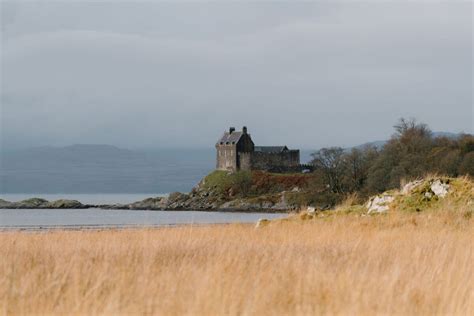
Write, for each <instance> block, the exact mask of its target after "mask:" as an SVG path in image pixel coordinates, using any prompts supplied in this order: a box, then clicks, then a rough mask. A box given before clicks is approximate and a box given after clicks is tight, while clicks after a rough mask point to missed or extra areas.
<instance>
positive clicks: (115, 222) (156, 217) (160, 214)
mask: <svg viewBox="0 0 474 316" xmlns="http://www.w3.org/2000/svg"><path fill="white" fill-rule="evenodd" d="M285 216H287V215H286V214H261V213H219V212H195V211H181V212H173V211H128V210H100V209H85V210H40V209H31V210H0V228H34V229H36V228H40V227H41V228H54V227H121V226H134V225H145V226H167V225H182V224H220V223H235V222H239V223H252V222H256V221H258V220H259V219H260V218H267V219H274V218H281V217H285Z"/></svg>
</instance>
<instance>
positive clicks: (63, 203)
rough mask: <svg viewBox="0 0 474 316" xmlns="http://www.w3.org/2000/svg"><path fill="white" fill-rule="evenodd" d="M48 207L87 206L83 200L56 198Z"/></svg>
mask: <svg viewBox="0 0 474 316" xmlns="http://www.w3.org/2000/svg"><path fill="white" fill-rule="evenodd" d="M46 207H47V208H86V207H87V206H86V205H83V204H82V203H81V202H79V201H76V200H56V201H53V202H49V203H48V204H47V206H46Z"/></svg>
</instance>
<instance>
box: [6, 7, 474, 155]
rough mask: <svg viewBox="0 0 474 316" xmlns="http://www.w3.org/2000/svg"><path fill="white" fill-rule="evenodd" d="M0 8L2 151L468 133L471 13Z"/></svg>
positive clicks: (329, 141) (323, 142)
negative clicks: (240, 137)
mask: <svg viewBox="0 0 474 316" xmlns="http://www.w3.org/2000/svg"><path fill="white" fill-rule="evenodd" d="M1 1H2V2H1V10H2V11H1V20H2V46H1V66H2V68H1V75H2V78H1V79H2V81H1V121H0V123H1V131H2V134H1V136H2V146H3V147H4V148H7V147H24V146H40V145H58V146H61V145H69V144H76V143H95V144H97V143H103V144H112V145H117V146H121V147H128V148H136V147H205V146H207V147H210V146H213V145H214V143H215V141H216V140H217V138H218V137H219V136H220V134H221V133H222V132H223V131H224V130H225V129H227V128H228V127H229V126H236V127H237V128H240V127H241V126H242V125H247V126H248V128H249V132H250V133H251V134H252V135H253V138H254V141H255V142H256V143H257V144H261V145H273V144H274V145H280V144H287V145H288V146H290V147H301V148H319V147H322V146H329V145H339V146H349V145H356V144H360V143H364V142H367V141H372V140H378V139H386V138H388V137H389V136H390V135H391V134H392V125H394V123H395V122H396V121H397V119H398V118H400V117H402V116H403V117H415V118H417V119H419V120H421V121H423V122H425V123H427V124H429V125H430V127H431V128H432V129H433V130H436V131H450V132H461V131H464V132H469V133H472V132H473V119H474V118H473V94H472V90H473V79H472V74H473V61H472V58H473V56H472V44H473V40H472V37H473V34H472V14H473V11H472V10H473V8H472V7H473V5H472V2H471V1H437V2H433V1H419V2H413V1H395V2H387V1H365V2H360V1H346V2H336V1H328V2H294V1H284V2H259V3H255V2H254V3H252V2H232V3H226V2H224V1H221V2H197V3H189V2H187V3H180V2H166V3H159V2H137V1H126V2H121V3H113V2H94V1H87V2H86V1H84V2H82V1H33V2H32V1H29V2H19V1H7V2H5V1H3V0H1Z"/></svg>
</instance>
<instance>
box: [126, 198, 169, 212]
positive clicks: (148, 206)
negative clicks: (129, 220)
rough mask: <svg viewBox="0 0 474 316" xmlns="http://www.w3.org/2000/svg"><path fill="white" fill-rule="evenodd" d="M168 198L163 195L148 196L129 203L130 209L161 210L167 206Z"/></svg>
mask: <svg viewBox="0 0 474 316" xmlns="http://www.w3.org/2000/svg"><path fill="white" fill-rule="evenodd" d="M166 205H167V199H166V198H162V197H156V198H148V199H145V200H143V201H138V202H134V203H131V204H128V209H130V210H161V209H164V208H166Z"/></svg>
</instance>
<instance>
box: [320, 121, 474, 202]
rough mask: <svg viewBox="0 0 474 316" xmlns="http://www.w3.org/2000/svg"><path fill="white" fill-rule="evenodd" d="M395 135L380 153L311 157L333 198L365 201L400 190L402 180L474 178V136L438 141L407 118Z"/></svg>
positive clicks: (336, 151) (371, 149)
mask: <svg viewBox="0 0 474 316" xmlns="http://www.w3.org/2000/svg"><path fill="white" fill-rule="evenodd" d="M394 129H395V133H394V134H393V135H392V137H391V138H390V140H389V141H388V142H387V143H386V144H385V145H384V146H383V147H382V148H377V147H375V146H366V147H364V148H352V149H350V150H346V149H344V148H341V147H330V148H322V149H320V150H319V151H317V152H315V153H313V154H312V155H311V156H312V161H311V163H312V164H313V165H314V167H315V172H316V173H318V176H319V178H320V179H322V182H323V184H324V185H325V186H326V187H327V188H328V189H329V190H330V191H331V192H333V193H337V194H345V193H353V192H357V193H359V194H361V195H371V194H374V193H379V192H383V191H386V190H390V189H394V188H398V187H399V186H400V183H401V181H403V180H406V181H409V180H412V179H416V178H420V177H423V176H425V175H426V174H430V173H431V174H440V175H447V176H451V177H457V176H462V175H467V176H474V136H473V135H470V134H461V135H459V136H457V137H434V136H433V133H432V131H431V130H430V128H429V127H428V126H427V125H426V124H424V123H419V122H417V121H416V120H415V119H404V118H402V119H400V120H399V121H398V123H397V124H396V125H395V126H394Z"/></svg>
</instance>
